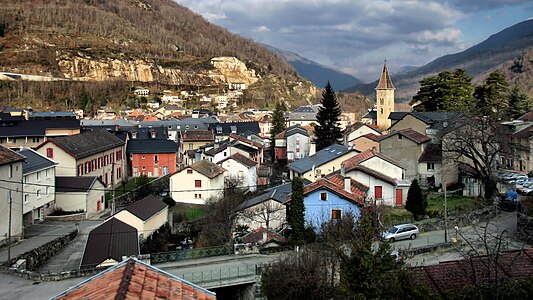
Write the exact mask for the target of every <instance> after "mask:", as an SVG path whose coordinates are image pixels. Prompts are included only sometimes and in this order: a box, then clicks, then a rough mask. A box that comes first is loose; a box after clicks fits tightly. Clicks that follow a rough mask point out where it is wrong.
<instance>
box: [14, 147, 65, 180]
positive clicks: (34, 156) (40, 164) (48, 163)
mask: <svg viewBox="0 0 533 300" xmlns="http://www.w3.org/2000/svg"><path fill="white" fill-rule="evenodd" d="M19 154H20V155H23V156H24V157H26V158H25V159H24V163H23V164H22V174H23V175H26V174H29V173H32V172H35V171H39V170H44V169H48V168H50V167H53V166H55V165H57V163H56V162H54V161H53V160H51V159H49V158H47V157H45V156H43V155H42V154H40V153H38V152H35V151H34V150H31V149H29V148H28V149H22V150H20V151H19Z"/></svg>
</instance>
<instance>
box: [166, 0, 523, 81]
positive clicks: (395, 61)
mask: <svg viewBox="0 0 533 300" xmlns="http://www.w3.org/2000/svg"><path fill="white" fill-rule="evenodd" d="M175 1H176V2H178V3H179V4H181V5H183V6H185V7H187V8H189V9H191V10H192V11H194V12H196V13H198V14H200V15H202V16H203V17H204V18H205V19H207V20H208V21H210V22H211V23H214V24H216V25H219V26H221V27H224V28H226V29H227V30H229V31H230V32H233V33H236V34H239V35H241V36H245V37H248V38H251V39H252V40H254V41H256V42H260V43H264V44H268V45H271V46H274V47H276V48H279V49H281V50H287V51H291V52H295V53H297V54H299V55H300V56H303V57H305V58H307V59H310V60H313V61H315V62H318V63H320V64H323V65H326V66H331V67H334V68H336V69H338V70H341V71H343V72H345V73H348V74H351V75H354V76H356V77H357V78H359V79H361V80H362V81H364V82H371V81H374V80H377V79H378V78H379V75H380V72H381V68H382V66H383V62H384V60H387V67H388V68H389V71H390V72H391V73H395V72H399V71H400V70H401V68H402V67H405V66H422V65H424V64H427V63H429V62H431V61H432V60H434V59H436V58H438V57H440V56H443V55H446V54H453V53H457V52H460V51H462V50H465V49H467V48H469V47H471V46H473V45H476V44H478V43H480V42H482V41H483V40H485V39H487V38H488V37H489V36H490V35H491V34H494V33H497V32H499V31H501V30H503V29H505V28H507V27H510V26H512V25H514V24H517V23H519V22H521V21H525V20H527V19H529V18H531V17H533V1H531V0H443V1H434V0H390V1H381V0H175Z"/></svg>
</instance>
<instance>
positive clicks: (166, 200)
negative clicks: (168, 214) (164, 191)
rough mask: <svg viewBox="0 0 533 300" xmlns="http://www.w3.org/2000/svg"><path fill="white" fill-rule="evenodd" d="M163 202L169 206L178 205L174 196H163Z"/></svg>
mask: <svg viewBox="0 0 533 300" xmlns="http://www.w3.org/2000/svg"><path fill="white" fill-rule="evenodd" d="M163 202H165V204H166V205H168V207H172V206H174V205H176V201H174V200H173V199H172V197H170V196H166V197H165V198H163Z"/></svg>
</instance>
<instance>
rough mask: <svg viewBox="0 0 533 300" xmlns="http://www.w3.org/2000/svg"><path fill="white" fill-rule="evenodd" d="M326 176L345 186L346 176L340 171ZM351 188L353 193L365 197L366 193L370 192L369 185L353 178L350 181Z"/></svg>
mask: <svg viewBox="0 0 533 300" xmlns="http://www.w3.org/2000/svg"><path fill="white" fill-rule="evenodd" d="M326 178H327V179H328V180H329V181H331V182H333V183H335V184H336V185H339V186H342V187H343V188H344V177H343V176H342V175H341V174H340V173H339V171H336V172H334V173H332V174H330V175H328V176H326ZM350 185H351V188H350V190H351V191H352V193H353V194H356V195H359V196H361V197H365V196H366V193H367V192H368V189H369V188H368V186H366V185H364V184H362V183H360V182H359V181H357V180H354V179H351V182H350Z"/></svg>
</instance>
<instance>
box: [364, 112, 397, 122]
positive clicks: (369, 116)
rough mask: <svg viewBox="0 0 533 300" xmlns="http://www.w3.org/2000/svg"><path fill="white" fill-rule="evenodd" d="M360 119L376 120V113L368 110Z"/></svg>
mask: <svg viewBox="0 0 533 300" xmlns="http://www.w3.org/2000/svg"><path fill="white" fill-rule="evenodd" d="M391 114H392V113H391ZM362 118H363V119H372V120H377V118H378V114H377V112H376V111H375V110H369V111H368V112H367V113H366V114H365V115H364V116H363V117H362Z"/></svg>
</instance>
